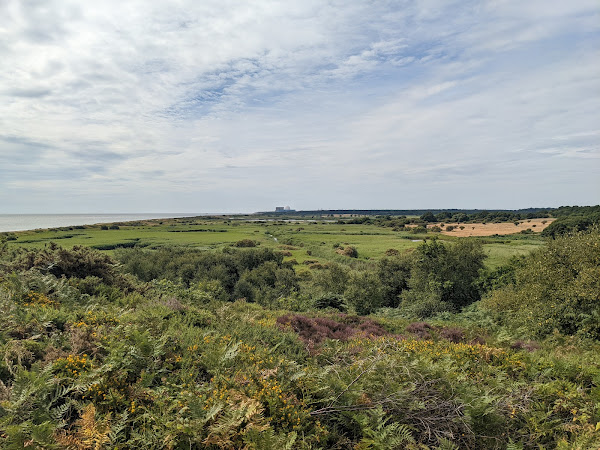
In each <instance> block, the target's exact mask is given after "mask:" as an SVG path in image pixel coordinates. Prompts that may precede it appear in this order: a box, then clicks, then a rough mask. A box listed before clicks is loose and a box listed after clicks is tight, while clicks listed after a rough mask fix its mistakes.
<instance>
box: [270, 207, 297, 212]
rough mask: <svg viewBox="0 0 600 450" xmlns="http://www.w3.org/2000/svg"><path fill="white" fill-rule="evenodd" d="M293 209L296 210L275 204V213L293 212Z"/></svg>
mask: <svg viewBox="0 0 600 450" xmlns="http://www.w3.org/2000/svg"><path fill="white" fill-rule="evenodd" d="M294 211H296V210H295V209H292V208H290V207H289V206H276V207H275V212H277V213H283V212H294Z"/></svg>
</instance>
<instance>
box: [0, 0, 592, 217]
mask: <svg viewBox="0 0 600 450" xmlns="http://www.w3.org/2000/svg"><path fill="white" fill-rule="evenodd" d="M0 14H1V15H2V17H4V18H6V19H5V20H4V21H3V23H1V24H0V60H2V61H3V65H2V68H1V69H0V202H1V204H3V205H4V208H5V210H4V212H20V211H29V212H38V211H41V210H46V211H47V212H52V211H59V210H60V211H75V212H77V211H82V210H87V211H89V205H90V204H95V205H97V206H96V207H97V208H98V209H100V210H102V211H110V210H120V211H124V210H130V211H133V212H135V211H136V210H140V208H142V209H143V208H144V207H145V206H146V205H149V204H152V202H155V201H158V202H162V203H160V204H159V205H158V206H155V207H153V208H152V209H154V210H157V209H164V210H178V211H182V210H192V209H196V210H198V211H206V210H210V211H218V210H228V211H231V210H244V211H249V210H253V209H264V208H269V207H270V206H271V205H270V204H261V203H260V202H258V201H257V200H256V199H260V201H275V200H276V199H280V198H282V197H284V196H285V198H287V199H289V200H287V201H286V203H294V206H296V207H298V208H300V207H302V208H312V207H318V206H322V207H324V206H329V207H349V208H350V207H362V208H369V207H378V208H379V207H432V206H438V207H521V206H531V205H532V203H530V202H532V201H533V200H536V201H542V202H544V204H546V205H552V204H558V203H578V204H583V203H597V202H598V193H599V192H600V186H599V185H598V181H597V180H598V179H599V178H600V177H598V175H599V173H598V169H599V168H598V166H597V165H595V164H594V163H595V160H596V158H597V155H598V148H599V143H600V139H599V137H600V134H599V127H598V125H597V124H598V123H600V116H599V112H598V111H600V108H599V106H600V98H599V95H598V94H599V93H600V85H599V81H598V80H599V79H600V77H599V75H600V70H599V66H598V64H597V62H596V61H598V60H600V58H598V57H599V56H600V55H599V54H598V51H597V48H598V43H600V25H599V24H600V22H598V21H597V20H596V21H594V20H593V18H594V17H596V18H597V17H598V15H599V13H598V8H597V5H596V4H595V2H589V1H587V0H581V1H574V2H568V3H564V2H563V3H561V4H548V3H547V2H541V1H534V2H527V3H526V4H523V3H522V2H516V1H490V2H484V3H481V2H475V1H473V2H462V1H461V2H454V3H451V2H441V1H427V2H416V1H413V2H410V1H409V2H404V3H403V4H402V5H400V4H395V3H385V2H381V3H375V4H373V3H371V4H368V3H364V2H353V3H348V2H343V3H340V2H335V1H331V2H321V1H316V0H315V1H307V2H292V3H290V2H268V1H256V2H252V3H247V2H241V1H228V2H223V1H214V2H208V1H206V2H191V1H187V2H186V1H182V2H177V3H172V2H160V1H157V2H143V1H128V2H117V1H105V2H100V3H95V4H88V3H81V2H75V1H66V0H61V1H58V0H55V1H46V2H37V1H33V0H31V1H17V0H9V1H6V2H2V3H0ZM582 161H587V165H586V164H583V163H582ZM569 174H571V175H569ZM526 179H529V180H530V185H531V186H539V185H540V184H542V183H544V184H545V194H544V195H541V196H540V195H539V194H538V193H536V194H535V195H533V194H532V196H530V197H528V196H527V193H526V192H525V193H523V184H522V183H523V181H522V180H526ZM516 180H519V182H518V183H517V182H516ZM503 182H504V184H503ZM474 184H477V185H478V186H479V188H478V189H477V190H476V191H473V190H472V189H469V187H470V186H473V185H474ZM441 185H443V186H444V189H443V192H441V193H440V191H439V190H436V189H434V187H435V186H441ZM577 185H579V187H577V188H575V187H573V186H577ZM582 185H585V187H587V189H581V188H580V187H581V186H582ZM498 186H503V187H502V190H503V196H501V195H499V194H498V189H499V187H498ZM407 190H408V191H410V193H411V194H410V199H407V197H404V195H405V194H406V193H407ZM534 190H535V189H532V192H533V191H534ZM7 192H10V193H11V195H8V194H7ZM48 193H51V194H53V195H54V198H55V200H54V201H50V202H49V201H48V200H47V195H48ZM465 193H469V196H465ZM51 197H52V195H51ZM336 199H338V203H336ZM409 200H410V201H409ZM189 201H195V202H196V203H194V204H193V205H189V203H188V202H189ZM325 201H327V202H329V203H328V205H322V204H318V203H319V202H325ZM490 202H492V203H490ZM493 202H496V203H495V204H494V203H493ZM0 212H2V211H0Z"/></svg>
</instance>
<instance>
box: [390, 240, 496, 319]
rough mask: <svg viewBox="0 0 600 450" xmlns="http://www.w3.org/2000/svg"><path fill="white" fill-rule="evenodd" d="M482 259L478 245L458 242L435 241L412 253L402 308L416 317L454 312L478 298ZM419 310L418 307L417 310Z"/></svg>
mask: <svg viewBox="0 0 600 450" xmlns="http://www.w3.org/2000/svg"><path fill="white" fill-rule="evenodd" d="M485 258H486V255H485V253H484V252H483V246H482V244H481V242H479V241H474V240H469V239H461V240H459V241H458V242H457V243H455V244H452V245H444V244H443V243H442V242H440V241H439V240H437V239H433V240H431V241H430V242H427V241H425V242H423V243H422V244H421V245H420V246H419V247H418V248H417V250H416V251H415V254H414V260H413V264H412V267H411V276H410V280H409V282H408V288H409V289H408V290H405V291H403V293H402V304H401V306H402V307H403V308H407V309H408V310H409V311H412V312H413V313H415V314H416V315H419V316H423V317H424V316H427V315H431V314H433V313H435V312H439V311H457V310H460V309H461V308H463V307H465V306H467V305H470V304H471V303H473V302H475V301H477V300H479V299H480V296H481V295H480V288H479V285H478V283H477V281H478V278H479V272H480V270H481V269H483V261H484V259H485ZM421 307H422V308H421Z"/></svg>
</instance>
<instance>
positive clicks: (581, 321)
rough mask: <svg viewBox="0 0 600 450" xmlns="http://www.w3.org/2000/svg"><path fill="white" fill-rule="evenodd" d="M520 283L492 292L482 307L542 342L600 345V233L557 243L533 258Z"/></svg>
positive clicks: (519, 273) (524, 266) (520, 271)
mask: <svg viewBox="0 0 600 450" xmlns="http://www.w3.org/2000/svg"><path fill="white" fill-rule="evenodd" d="M514 277H515V281H514V283H512V284H509V285H508V286H506V287H504V288H501V289H499V290H496V291H493V292H492V293H491V294H490V295H489V296H488V298H486V299H485V301H484V302H483V306H484V307H486V308H489V309H490V310H492V311H495V312H497V313H498V314H501V315H503V316H506V320H507V321H510V323H511V324H513V325H515V326H524V327H527V328H528V329H529V331H530V332H531V333H533V334H535V335H537V336H547V335H549V334H551V333H553V332H554V330H557V331H558V332H560V333H562V334H567V335H572V334H579V335H581V336H585V337H590V338H593V339H600V302H599V298H600V232H599V230H598V228H594V229H592V230H591V231H589V232H580V233H576V234H572V235H567V236H562V237H557V238H556V239H555V240H552V241H551V242H549V244H548V246H547V247H546V248H544V249H541V250H539V251H536V252H533V253H532V254H531V255H530V256H528V257H527V258H525V260H524V261H523V262H522V263H520V264H519V267H518V268H516V269H515V272H514Z"/></svg>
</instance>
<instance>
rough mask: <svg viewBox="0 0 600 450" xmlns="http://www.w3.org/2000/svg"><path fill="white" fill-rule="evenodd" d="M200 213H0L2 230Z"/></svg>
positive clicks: (127, 220) (161, 217) (68, 225)
mask: <svg viewBox="0 0 600 450" xmlns="http://www.w3.org/2000/svg"><path fill="white" fill-rule="evenodd" d="M200 215H203V214H174V213H164V214H161V213H148V214H0V232H2V231H22V230H35V229H37V228H55V227H70V226H73V225H92V224H95V223H110V222H129V221H132V220H145V219H167V218H171V217H192V216H200Z"/></svg>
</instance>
